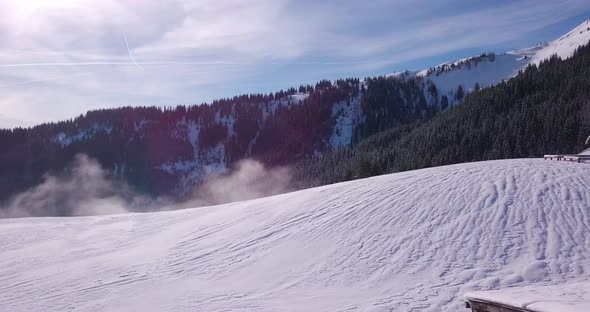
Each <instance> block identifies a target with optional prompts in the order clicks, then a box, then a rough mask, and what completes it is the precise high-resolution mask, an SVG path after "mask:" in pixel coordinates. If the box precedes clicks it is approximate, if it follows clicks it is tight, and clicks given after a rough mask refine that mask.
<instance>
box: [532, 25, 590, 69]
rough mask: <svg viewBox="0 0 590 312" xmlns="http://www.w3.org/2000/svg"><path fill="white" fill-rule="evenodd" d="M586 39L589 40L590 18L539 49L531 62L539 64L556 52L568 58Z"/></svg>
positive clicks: (563, 57) (586, 41)
mask: <svg viewBox="0 0 590 312" xmlns="http://www.w3.org/2000/svg"><path fill="white" fill-rule="evenodd" d="M588 41H590V19H589V20H586V21H584V22H583V23H582V24H580V25H579V26H578V27H576V28H574V29H572V30H571V31H570V32H568V33H567V34H565V35H563V36H561V37H560V38H559V39H557V40H554V41H551V42H550V43H549V44H547V45H546V46H545V47H543V49H540V50H539V51H538V52H537V53H535V55H534V56H533V57H532V63H535V64H539V63H540V62H541V61H542V60H544V59H547V58H549V57H551V55H553V54H557V56H559V57H560V58H562V59H566V58H569V57H571V56H572V55H573V54H574V51H575V50H576V49H577V48H578V47H579V46H580V45H585V44H588Z"/></svg>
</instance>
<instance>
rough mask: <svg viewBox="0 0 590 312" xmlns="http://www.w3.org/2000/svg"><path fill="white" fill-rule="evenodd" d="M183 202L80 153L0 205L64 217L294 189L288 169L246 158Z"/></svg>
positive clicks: (4, 214) (4, 209)
mask: <svg viewBox="0 0 590 312" xmlns="http://www.w3.org/2000/svg"><path fill="white" fill-rule="evenodd" d="M205 181H206V182H205V183H203V184H201V185H198V186H196V187H195V190H194V192H193V194H192V196H190V197H189V198H188V199H185V200H183V201H181V202H179V201H173V200H172V199H170V198H167V197H157V198H154V197H150V196H146V195H143V194H140V193H139V192H137V191H135V190H133V189H132V188H131V187H130V186H129V185H127V183H125V182H124V181H122V180H118V179H114V178H113V177H111V176H110V174H109V172H108V171H106V170H104V169H103V168H102V167H101V166H100V164H99V163H98V162H97V161H96V160H94V159H92V158H90V157H88V156H87V155H84V154H80V155H77V156H76V157H75V160H74V161H73V162H72V164H71V165H70V166H68V167H67V168H66V169H65V170H63V171H62V172H53V173H47V174H45V175H44V176H43V178H42V181H41V183H39V184H38V185H36V186H35V187H32V188H30V189H28V190H26V191H24V192H21V193H19V194H16V195H14V196H12V197H11V198H10V199H9V200H8V201H6V202H5V203H1V204H0V218H22V217H45V216H52V217H66V216H91V215H107V214H120V213H127V212H149V211H162V210H175V209H183V208H187V207H198V206H205V205H216V204H222V203H228V202H234V201H240V200H248V199H254V198H259V197H264V196H270V195H276V194H280V193H284V192H287V191H289V190H290V183H291V177H290V174H289V171H288V169H287V168H272V169H271V168H266V167H265V166H264V165H263V164H262V163H260V162H258V161H255V160H251V159H246V160H243V161H240V162H239V163H238V164H237V166H235V168H234V169H230V170H229V171H228V172H227V173H225V174H223V175H212V176H209V177H207V178H206V179H205Z"/></svg>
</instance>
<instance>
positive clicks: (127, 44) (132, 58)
mask: <svg viewBox="0 0 590 312" xmlns="http://www.w3.org/2000/svg"><path fill="white" fill-rule="evenodd" d="M123 39H125V46H127V52H129V57H131V60H132V61H133V64H135V66H137V68H139V69H141V70H142V71H143V68H141V66H139V64H137V62H136V61H135V58H134V57H133V54H132V53H131V49H129V42H127V36H125V33H123Z"/></svg>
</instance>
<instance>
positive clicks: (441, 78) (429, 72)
mask: <svg viewBox="0 0 590 312" xmlns="http://www.w3.org/2000/svg"><path fill="white" fill-rule="evenodd" d="M588 42H590V19H589V20H586V21H584V22H583V23H581V24H580V25H579V26H577V27H576V28H574V29H572V30H571V31H570V32H568V33H567V34H565V35H563V36H561V37H560V38H558V39H556V40H554V41H551V42H549V43H539V44H538V45H536V46H534V47H530V48H524V49H520V50H515V51H508V52H505V53H500V54H498V53H484V54H481V55H479V56H473V57H468V58H463V59H460V60H456V61H450V62H446V63H443V64H440V65H437V66H434V67H431V68H427V69H423V70H418V71H412V72H410V71H408V72H398V73H394V74H391V75H389V76H391V77H400V78H414V77H422V78H423V79H424V80H425V81H428V80H430V81H432V82H433V83H434V85H435V86H436V87H437V89H438V100H439V103H440V98H441V97H442V96H443V95H446V96H447V97H448V99H449V102H450V103H453V102H456V101H457V97H456V95H457V94H456V93H457V88H458V86H459V85H461V86H462V88H463V89H464V91H465V93H468V92H472V91H473V90H475V88H476V84H478V85H479V86H480V87H482V88H483V87H487V86H492V85H495V84H497V83H500V82H501V81H502V80H507V79H509V78H512V77H513V76H515V75H517V74H518V72H519V71H520V70H523V69H524V68H526V67H527V66H528V65H529V64H535V65H539V63H540V62H541V61H543V60H546V59H548V58H550V57H551V56H552V55H557V56H558V57H560V58H561V59H566V58H569V57H571V56H572V55H573V53H574V52H575V50H576V49H577V48H578V47H580V46H582V45H586V44H588ZM427 96H428V94H427ZM430 97H431V96H430Z"/></svg>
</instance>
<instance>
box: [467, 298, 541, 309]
mask: <svg viewBox="0 0 590 312" xmlns="http://www.w3.org/2000/svg"><path fill="white" fill-rule="evenodd" d="M467 303H468V308H469V307H470V308H471V311H472V312H535V311H532V310H529V309H526V308H520V307H513V306H509V305H506V304H501V303H496V302H489V301H484V300H476V299H470V300H469V301H468V302H467Z"/></svg>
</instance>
